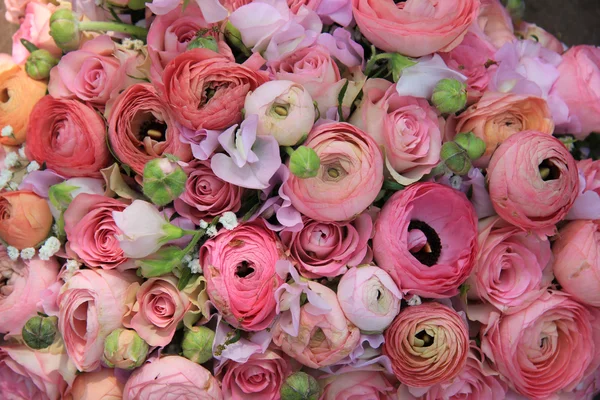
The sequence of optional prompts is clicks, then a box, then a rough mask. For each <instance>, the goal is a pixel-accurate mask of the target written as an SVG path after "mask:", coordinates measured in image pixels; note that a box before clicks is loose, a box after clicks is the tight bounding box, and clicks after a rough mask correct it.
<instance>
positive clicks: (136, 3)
mask: <svg viewBox="0 0 600 400" xmlns="http://www.w3.org/2000/svg"><path fill="white" fill-rule="evenodd" d="M127 7H129V8H131V9H132V10H143V9H144V8H146V0H129V3H127Z"/></svg>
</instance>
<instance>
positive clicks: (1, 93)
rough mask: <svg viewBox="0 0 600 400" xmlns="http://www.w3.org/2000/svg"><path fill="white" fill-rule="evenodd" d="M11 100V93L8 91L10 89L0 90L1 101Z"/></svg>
mask: <svg viewBox="0 0 600 400" xmlns="http://www.w3.org/2000/svg"><path fill="white" fill-rule="evenodd" d="M9 100H10V93H8V89H3V90H2V91H0V101H1V102H3V103H6V102H8V101H9Z"/></svg>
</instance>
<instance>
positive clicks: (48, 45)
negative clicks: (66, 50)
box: [12, 1, 62, 64]
mask: <svg viewBox="0 0 600 400" xmlns="http://www.w3.org/2000/svg"><path fill="white" fill-rule="evenodd" d="M55 9H56V7H55V6H54V5H52V4H40V3H37V2H33V1H32V2H29V3H27V7H26V8H25V19H24V20H23V22H22V23H21V26H20V27H19V30H18V31H16V32H15V33H14V35H13V37H12V39H13V40H12V42H13V44H12V58H13V61H14V62H15V63H16V64H25V61H27V57H29V51H28V50H27V49H26V48H25V46H23V44H22V43H21V39H25V40H28V41H30V42H31V43H33V44H34V45H35V46H37V47H38V48H40V49H44V50H48V51H49V52H50V53H51V54H52V55H53V56H54V57H56V58H60V56H61V54H62V50H61V49H59V48H58V46H56V44H55V43H54V39H52V37H51V36H50V16H51V15H52V13H53V12H54V10H55Z"/></svg>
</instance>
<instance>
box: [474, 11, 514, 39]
mask: <svg viewBox="0 0 600 400" xmlns="http://www.w3.org/2000/svg"><path fill="white" fill-rule="evenodd" d="M472 29H473V31H474V32H476V33H477V34H478V35H480V36H481V37H482V38H484V39H486V40H488V41H489V42H490V43H491V44H492V45H494V47H496V48H497V49H499V48H500V47H502V46H504V45H505V44H506V43H510V42H512V41H513V40H515V39H516V38H515V35H514V33H513V31H514V28H513V23H512V20H511V18H510V15H509V14H508V11H506V9H505V8H504V6H503V5H502V3H500V0H481V7H480V8H479V16H478V17H477V19H476V22H475V23H474V24H473V27H472Z"/></svg>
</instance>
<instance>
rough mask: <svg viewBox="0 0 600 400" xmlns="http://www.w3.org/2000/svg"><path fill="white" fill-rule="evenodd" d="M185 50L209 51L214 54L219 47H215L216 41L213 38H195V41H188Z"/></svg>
mask: <svg viewBox="0 0 600 400" xmlns="http://www.w3.org/2000/svg"><path fill="white" fill-rule="evenodd" d="M186 49H187V50H193V49H209V50H212V51H214V52H216V53H218V52H219V46H218V45H217V41H216V40H215V38H213V37H211V36H208V37H202V36H200V37H197V38H196V39H194V40H192V41H190V42H189V43H188V45H187V47H186Z"/></svg>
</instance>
